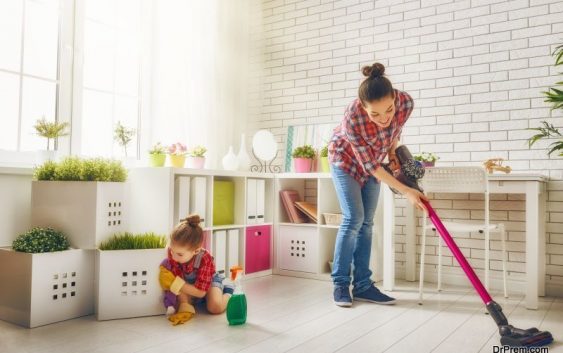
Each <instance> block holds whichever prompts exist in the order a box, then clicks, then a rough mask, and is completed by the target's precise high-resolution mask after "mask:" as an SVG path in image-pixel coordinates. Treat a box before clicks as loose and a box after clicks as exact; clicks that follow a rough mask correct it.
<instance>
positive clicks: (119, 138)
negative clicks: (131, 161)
mask: <svg viewBox="0 0 563 353" xmlns="http://www.w3.org/2000/svg"><path fill="white" fill-rule="evenodd" d="M134 136H135V129H132V128H131V129H129V128H127V127H125V126H124V125H122V124H121V122H120V121H118V122H117V125H115V129H114V130H113V139H114V141H115V142H117V143H118V144H119V145H120V146H121V147H123V155H124V156H125V158H126V159H127V145H128V144H129V143H130V142H131V140H133V137H134Z"/></svg>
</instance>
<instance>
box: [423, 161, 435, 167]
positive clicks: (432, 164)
mask: <svg viewBox="0 0 563 353" xmlns="http://www.w3.org/2000/svg"><path fill="white" fill-rule="evenodd" d="M421 163H422V166H423V167H424V168H428V167H433V166H434V163H436V162H424V161H423V162H421Z"/></svg>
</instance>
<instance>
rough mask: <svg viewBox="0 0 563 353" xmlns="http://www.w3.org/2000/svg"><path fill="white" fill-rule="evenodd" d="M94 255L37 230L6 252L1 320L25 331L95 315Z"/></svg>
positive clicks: (1, 256)
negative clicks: (70, 246)
mask: <svg viewBox="0 0 563 353" xmlns="http://www.w3.org/2000/svg"><path fill="white" fill-rule="evenodd" d="M93 266H94V253H93V252H92V251H88V250H81V249H69V241H68V239H67V238H66V237H65V235H64V234H63V233H62V232H60V231H57V230H54V229H52V228H33V229H31V230H29V231H28V232H26V233H24V234H21V235H19V236H18V237H17V238H16V239H15V240H14V242H13V244H12V248H0V281H1V282H2V283H4V284H5V285H3V286H2V290H0V303H2V305H0V319H1V320H5V321H9V322H12V323H15V324H18V325H22V326H25V327H29V328H32V327H37V326H42V325H46V324H50V323H53V322H58V321H63V320H68V319H73V318H76V317H80V316H85V315H90V314H92V313H93V312H94V296H93V292H94V290H93V289H94V288H93V287H94V278H93V277H94V271H93Z"/></svg>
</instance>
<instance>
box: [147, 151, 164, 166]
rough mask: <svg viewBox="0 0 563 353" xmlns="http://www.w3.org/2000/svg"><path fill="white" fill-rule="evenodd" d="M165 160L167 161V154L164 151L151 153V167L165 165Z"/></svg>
mask: <svg viewBox="0 0 563 353" xmlns="http://www.w3.org/2000/svg"><path fill="white" fill-rule="evenodd" d="M164 162H166V155H165V154H164V153H151V154H150V163H151V167H164Z"/></svg>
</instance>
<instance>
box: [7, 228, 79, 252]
mask: <svg viewBox="0 0 563 353" xmlns="http://www.w3.org/2000/svg"><path fill="white" fill-rule="evenodd" d="M69 247H70V243H69V242H68V239H67V238H66V236H65V235H64V234H63V233H61V232H59V231H56V230H54V229H52V228H33V229H31V230H30V231H28V232H26V233H24V234H21V235H19V236H18V237H17V238H16V240H14V242H13V243H12V248H13V249H14V250H15V251H19V252H27V253H43V252H53V251H63V250H67V249H68V248H69Z"/></svg>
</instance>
